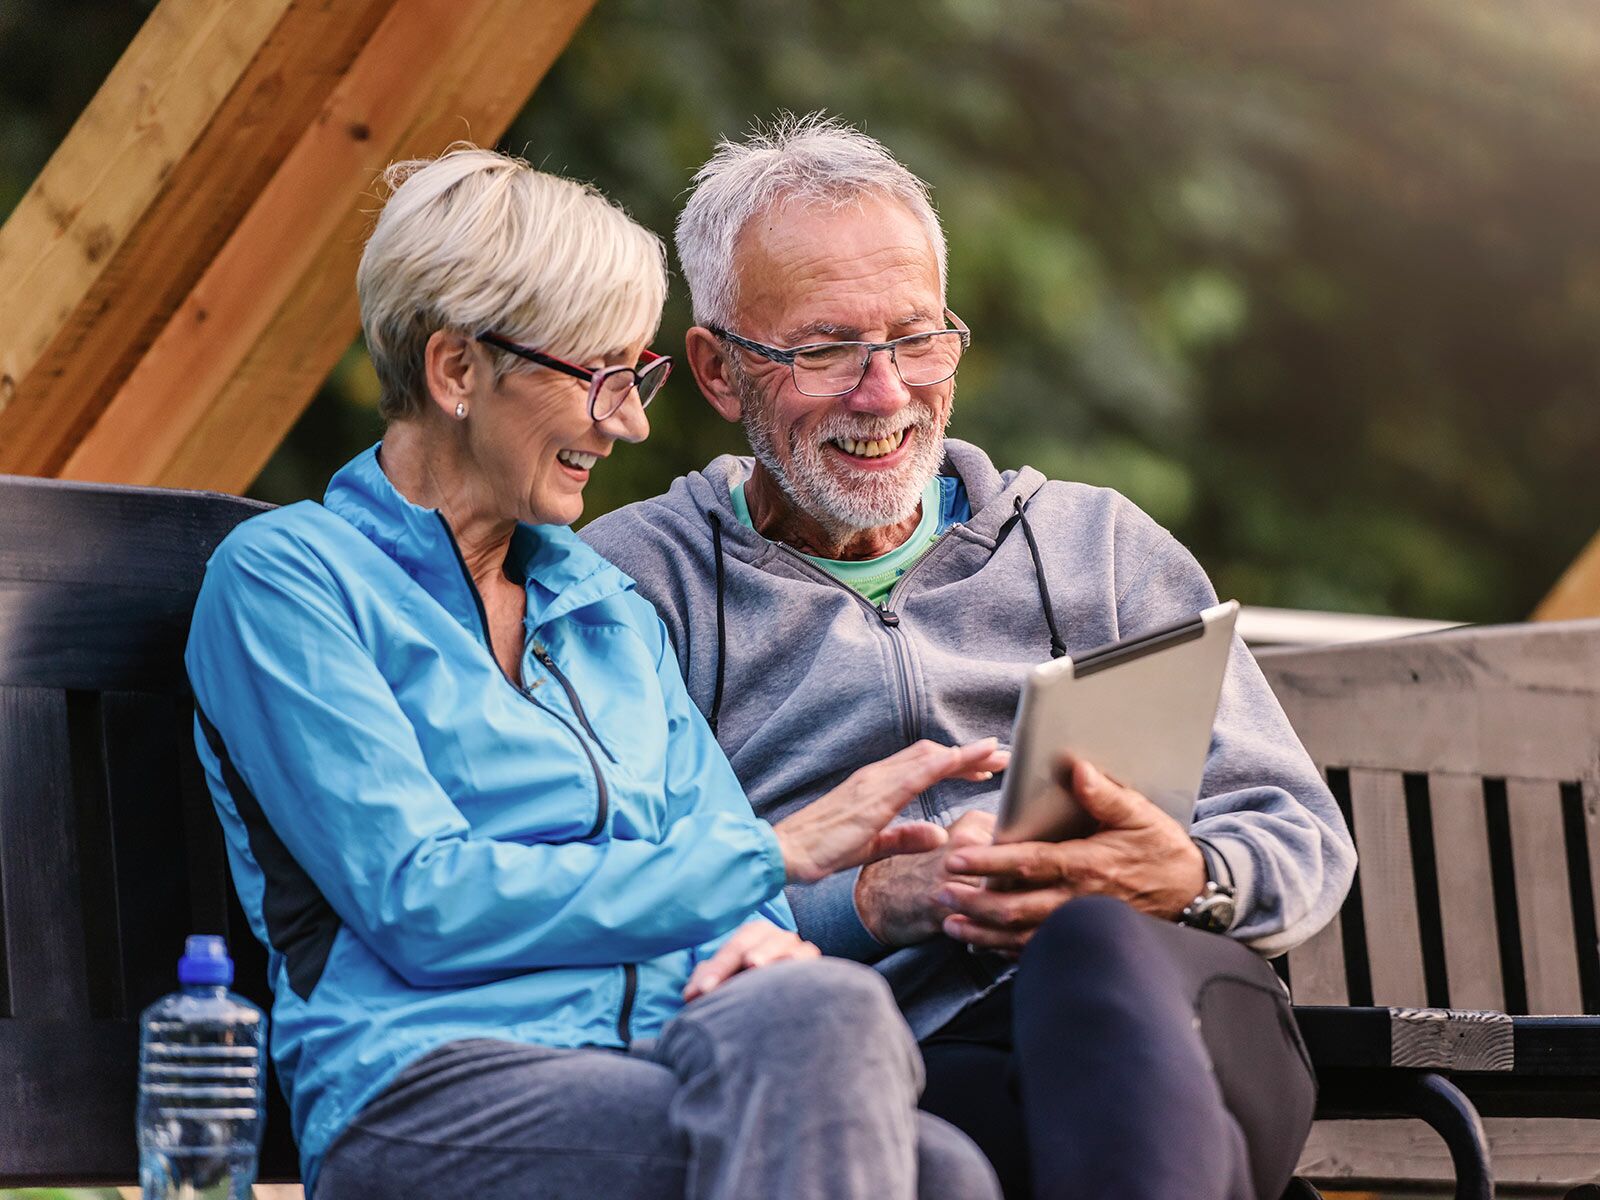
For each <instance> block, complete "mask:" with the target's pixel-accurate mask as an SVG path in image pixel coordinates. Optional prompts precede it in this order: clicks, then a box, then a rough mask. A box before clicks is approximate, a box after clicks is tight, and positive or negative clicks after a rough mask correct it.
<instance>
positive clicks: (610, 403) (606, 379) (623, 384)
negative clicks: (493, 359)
mask: <svg viewBox="0 0 1600 1200" xmlns="http://www.w3.org/2000/svg"><path fill="white" fill-rule="evenodd" d="M478 340H479V341H480V342H482V343H483V344H484V345H486V346H493V347H494V348H495V349H497V350H504V351H505V352H506V353H507V354H515V355H516V356H517V357H518V358H525V359H527V360H528V361H529V362H532V363H538V364H539V365H540V366H541V367H549V368H550V369H551V370H552V371H560V372H561V373H562V374H563V375H571V376H572V377H573V378H574V379H581V380H583V381H584V382H585V383H587V384H588V385H589V416H590V417H591V418H592V419H593V420H596V421H604V420H605V419H606V418H607V417H611V416H615V415H616V413H617V410H618V409H620V408H621V407H622V406H623V405H624V404H625V403H627V400H628V393H629V392H631V391H633V390H634V389H635V388H637V389H638V391H639V407H640V408H649V407H650V401H652V400H654V399H655V398H656V394H657V393H658V392H660V391H661V385H662V384H664V383H666V381H667V376H668V375H669V374H671V373H672V359H671V358H669V357H667V356H666V355H664V354H656V353H655V352H653V351H650V350H646V351H645V352H644V357H643V358H641V359H640V360H639V366H637V367H601V368H600V369H599V370H598V371H591V370H590V369H589V368H588V367H580V366H578V365H577V364H576V363H569V362H567V361H566V360H565V359H561V358H557V357H556V356H555V355H553V354H546V353H545V352H544V351H543V350H534V349H531V348H530V347H528V346H521V345H518V344H517V343H516V342H513V341H512V340H511V339H509V338H503V337H501V336H500V335H499V334H498V333H489V332H487V331H485V332H483V333H480V334H478Z"/></svg>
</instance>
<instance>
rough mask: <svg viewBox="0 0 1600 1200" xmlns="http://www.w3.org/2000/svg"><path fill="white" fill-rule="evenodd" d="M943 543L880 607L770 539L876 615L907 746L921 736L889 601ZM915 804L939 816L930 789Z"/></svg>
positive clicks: (903, 650) (926, 555)
mask: <svg viewBox="0 0 1600 1200" xmlns="http://www.w3.org/2000/svg"><path fill="white" fill-rule="evenodd" d="M945 532H946V533H948V532H949V531H948V530H946V531H945ZM943 543H944V537H943V535H940V538H939V541H938V542H936V543H935V544H934V545H932V546H930V547H929V548H928V550H927V552H926V553H924V554H923V556H922V557H921V558H919V559H917V561H916V562H914V563H912V564H911V569H910V570H908V571H907V572H906V573H905V574H904V575H902V576H901V577H900V578H899V579H898V580H896V581H895V584H894V586H893V587H892V588H890V589H889V594H888V595H887V596H885V597H884V607H882V608H879V607H878V606H877V605H876V604H873V603H872V602H871V601H870V600H868V599H867V598H866V597H865V596H863V595H862V594H861V593H860V592H858V591H856V590H855V588H853V587H851V586H850V585H849V584H846V583H843V582H841V581H839V580H837V579H835V578H834V577H833V576H832V575H829V574H828V573H827V572H826V571H824V570H823V569H822V568H821V567H818V566H817V565H816V564H815V563H812V562H810V561H809V560H808V559H807V558H806V557H805V555H803V554H801V553H800V552H799V551H798V550H795V549H792V548H791V547H789V546H786V545H784V544H783V543H782V542H774V543H773V545H775V546H777V547H778V549H779V550H781V551H783V552H784V553H785V554H788V555H789V556H790V557H791V558H793V559H794V560H795V561H796V562H798V563H799V564H800V565H801V566H802V567H804V568H805V569H806V570H808V571H810V572H812V573H813V574H815V575H816V576H818V577H819V578H821V579H825V580H827V581H828V582H829V583H831V584H833V585H834V586H835V587H839V588H843V589H844V590H845V591H847V592H849V593H850V595H852V596H854V597H855V598H856V600H857V601H858V602H859V603H860V604H861V606H862V607H863V608H865V609H866V610H867V611H868V612H870V613H871V614H872V615H873V616H874V617H876V618H877V619H878V624H879V625H880V626H881V627H882V629H883V631H884V636H886V637H887V638H888V639H889V648H890V649H891V650H892V651H893V652H894V674H895V682H896V684H897V685H898V686H899V689H900V711H901V714H902V719H901V721H900V732H901V734H902V736H904V738H905V739H906V745H908V746H911V745H915V744H916V743H917V742H919V741H921V740H922V720H921V717H920V715H919V713H918V710H917V703H916V693H915V692H914V691H913V689H912V687H911V665H910V663H909V662H908V661H907V651H906V645H905V638H906V635H905V634H904V633H902V632H901V630H900V614H899V613H897V612H895V611H894V609H892V608H890V607H889V603H890V602H891V601H893V600H894V598H895V596H896V595H897V594H898V593H899V592H900V589H901V588H903V587H905V585H906V581H907V580H909V579H910V578H911V577H912V576H913V575H915V574H916V573H917V569H918V568H919V567H921V566H922V564H923V563H925V562H927V561H928V559H929V557H931V556H932V555H933V553H934V552H935V551H936V550H938V549H939V546H940V545H942V544H943ZM917 804H918V806H919V807H920V808H921V809H922V816H923V818H924V819H925V820H928V821H935V822H937V821H938V817H937V815H936V811H937V810H936V809H935V808H934V803H933V797H932V795H931V794H930V793H928V792H919V793H917Z"/></svg>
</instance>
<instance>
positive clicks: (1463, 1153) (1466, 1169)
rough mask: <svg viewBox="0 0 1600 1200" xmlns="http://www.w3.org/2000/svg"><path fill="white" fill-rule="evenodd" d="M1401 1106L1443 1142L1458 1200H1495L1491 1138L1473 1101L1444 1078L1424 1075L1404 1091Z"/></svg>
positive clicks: (1408, 1085) (1413, 1081) (1428, 1074)
mask: <svg viewBox="0 0 1600 1200" xmlns="http://www.w3.org/2000/svg"><path fill="white" fill-rule="evenodd" d="M1399 1099H1400V1101H1401V1104H1402V1105H1403V1106H1404V1107H1406V1108H1407V1109H1409V1111H1410V1112H1411V1113H1412V1114H1413V1115H1415V1116H1417V1117H1420V1118H1422V1120H1424V1121H1425V1122H1427V1124H1428V1125H1429V1127H1430V1128H1432V1129H1433V1131H1434V1132H1435V1133H1437V1134H1438V1135H1439V1136H1440V1137H1442V1138H1443V1139H1444V1144H1445V1146H1447V1147H1448V1148H1449V1150H1450V1162H1451V1164H1452V1166H1454V1168H1455V1172H1456V1200H1493V1197H1494V1169H1493V1167H1492V1166H1491V1165H1490V1163H1489V1139H1488V1137H1487V1136H1486V1135H1485V1134H1484V1132H1483V1120H1482V1118H1480V1117H1479V1116H1478V1110H1477V1109H1476V1108H1475V1107H1473V1104H1472V1101H1471V1100H1468V1099H1467V1097H1466V1096H1465V1095H1464V1094H1463V1093H1462V1091H1461V1089H1460V1088H1458V1087H1456V1085H1455V1084H1453V1083H1451V1082H1450V1081H1449V1080H1448V1079H1446V1078H1445V1077H1444V1076H1443V1075H1435V1074H1433V1073H1432V1072H1424V1073H1423V1074H1421V1075H1417V1076H1414V1077H1413V1078H1412V1079H1411V1080H1410V1081H1409V1082H1408V1084H1407V1086H1406V1087H1405V1088H1404V1089H1403V1091H1402V1093H1401V1095H1400V1097H1399Z"/></svg>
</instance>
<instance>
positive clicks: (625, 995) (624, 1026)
mask: <svg viewBox="0 0 1600 1200" xmlns="http://www.w3.org/2000/svg"><path fill="white" fill-rule="evenodd" d="M638 994H639V968H638V967H636V966H634V965H633V964H632V963H624V964H623V967H622V1010H621V1011H620V1012H619V1013H617V1036H618V1037H619V1038H621V1039H622V1044H623V1045H624V1046H628V1045H631V1044H632V1043H633V1002H634V998H635V997H636V996H637V995H638Z"/></svg>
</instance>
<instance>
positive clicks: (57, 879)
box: [0, 687, 89, 1140]
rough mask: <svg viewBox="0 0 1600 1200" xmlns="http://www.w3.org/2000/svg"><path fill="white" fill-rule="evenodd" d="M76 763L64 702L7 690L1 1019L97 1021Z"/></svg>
mask: <svg viewBox="0 0 1600 1200" xmlns="http://www.w3.org/2000/svg"><path fill="white" fill-rule="evenodd" d="M71 761H72V758H71V751H70V750H69V747H68V737H67V700H66V695H65V693H63V692H58V691H51V690H47V689H43V688H12V687H0V786H3V788H4V792H3V793H0V937H3V939H4V944H3V946H0V954H3V956H4V959H5V966H4V975H5V979H6V982H7V984H8V985H9V988H8V990H9V993H10V995H9V1003H7V997H5V996H0V1014H3V1015H9V1016H12V1017H57V1018H70V1017H87V1016H88V1015H89V997H88V991H87V978H88V969H87V964H86V962H85V955H84V936H83V901H82V897H81V895H80V893H79V890H78V881H79V875H78V861H77V849H78V846H77V838H76V837H75V836H74V834H73V830H74V827H75V824H76V822H75V821H74V811H75V804H74V800H73V795H72V780H71V778H70V776H69V774H68V764H69V763H70V762H71ZM0 1140H5V1139H0Z"/></svg>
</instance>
